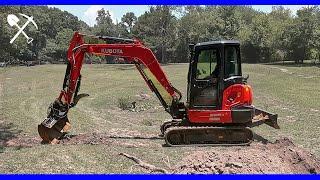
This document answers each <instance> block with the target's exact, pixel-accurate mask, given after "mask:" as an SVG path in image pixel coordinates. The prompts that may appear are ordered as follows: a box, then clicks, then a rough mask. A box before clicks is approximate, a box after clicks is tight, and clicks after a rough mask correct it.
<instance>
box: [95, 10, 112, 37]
mask: <svg viewBox="0 0 320 180" xmlns="http://www.w3.org/2000/svg"><path fill="white" fill-rule="evenodd" d="M96 21H97V24H96V25H95V26H94V32H95V34H96V35H100V36H103V35H108V36H116V35H117V34H116V28H115V25H114V24H113V22H112V18H111V15H110V12H109V11H108V10H107V11H106V10H105V9H104V8H102V9H101V10H99V11H98V16H97V18H96Z"/></svg>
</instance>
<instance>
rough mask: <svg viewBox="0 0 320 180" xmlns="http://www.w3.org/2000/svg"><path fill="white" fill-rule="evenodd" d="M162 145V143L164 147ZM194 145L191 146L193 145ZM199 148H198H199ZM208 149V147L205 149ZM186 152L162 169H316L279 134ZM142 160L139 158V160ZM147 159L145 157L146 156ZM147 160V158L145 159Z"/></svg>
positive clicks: (109, 139) (129, 141) (118, 139)
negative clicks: (273, 137) (264, 139)
mask: <svg viewBox="0 0 320 180" xmlns="http://www.w3.org/2000/svg"><path fill="white" fill-rule="evenodd" d="M154 139H159V137H158V136H154V135H143V134H139V133H137V132H132V131H126V134H124V133H123V134H117V135H114V134H112V133H110V134H104V133H90V134H80V135H73V136H72V135H69V136H66V137H65V138H64V139H62V140H61V141H60V144H63V145H74V144H91V145H97V144H104V145H112V146H124V147H148V148H152V146H154V145H159V146H161V143H159V141H157V142H155V141H153V142H152V140H154ZM40 144H41V139H40V138H38V137H35V138H28V137H17V138H13V139H11V140H9V141H7V142H6V143H5V146H6V147H32V146H37V145H40ZM164 148H165V147H164ZM193 149H194V148H193ZM199 149H201V148H199ZM208 149H209V150H208ZM208 149H207V150H202V151H195V152H192V153H190V154H188V155H186V156H185V157H184V158H183V159H182V160H181V162H179V163H176V165H175V166H171V169H168V170H166V171H167V172H169V173H183V174H185V173H196V174H198V173H209V174H212V173H218V174H230V173H231V174H233V173H236V174H238V173H268V174H269V173H299V174H300V173H308V174H316V173H319V172H320V160H319V159H317V158H316V157H315V156H314V155H313V154H311V153H309V152H307V151H305V150H304V149H302V148H300V147H297V146H295V145H294V144H293V143H292V141H290V140H289V139H286V138H283V139H280V140H277V141H275V142H274V143H270V142H266V143H261V142H253V143H252V144H251V145H250V146H231V147H212V148H208ZM141 161H142V160H141ZM146 161H147V160H146ZM146 163H147V162H146Z"/></svg>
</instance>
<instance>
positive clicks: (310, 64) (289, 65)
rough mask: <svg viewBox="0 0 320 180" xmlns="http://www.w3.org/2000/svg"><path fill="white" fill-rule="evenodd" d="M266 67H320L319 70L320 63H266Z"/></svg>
mask: <svg viewBox="0 0 320 180" xmlns="http://www.w3.org/2000/svg"><path fill="white" fill-rule="evenodd" d="M264 65H277V66H286V67H318V68H320V63H313V62H305V63H295V62H294V61H284V62H274V63H264Z"/></svg>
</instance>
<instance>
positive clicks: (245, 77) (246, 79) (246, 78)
mask: <svg viewBox="0 0 320 180" xmlns="http://www.w3.org/2000/svg"><path fill="white" fill-rule="evenodd" d="M248 79H249V74H247V75H245V76H244V77H243V80H244V82H247V81H248Z"/></svg>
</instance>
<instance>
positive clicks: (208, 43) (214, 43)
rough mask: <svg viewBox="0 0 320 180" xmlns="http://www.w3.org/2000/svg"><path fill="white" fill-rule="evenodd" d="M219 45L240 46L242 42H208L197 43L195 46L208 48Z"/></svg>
mask: <svg viewBox="0 0 320 180" xmlns="http://www.w3.org/2000/svg"><path fill="white" fill-rule="evenodd" d="M219 44H237V45H239V44H240V42H239V41H237V40H221V41H207V42H201V43H197V44H196V45H195V46H208V45H219Z"/></svg>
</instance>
